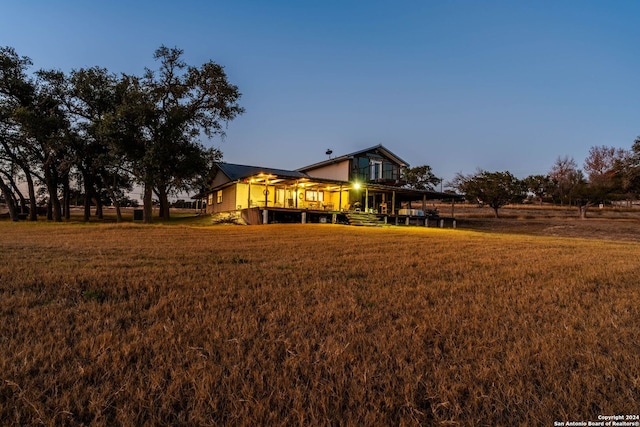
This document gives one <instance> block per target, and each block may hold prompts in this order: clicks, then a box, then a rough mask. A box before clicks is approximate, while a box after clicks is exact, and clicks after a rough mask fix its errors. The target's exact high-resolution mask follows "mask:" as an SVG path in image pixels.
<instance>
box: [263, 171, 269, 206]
mask: <svg viewBox="0 0 640 427" xmlns="http://www.w3.org/2000/svg"><path fill="white" fill-rule="evenodd" d="M268 205H269V180H268V179H266V178H265V180H264V207H265V208H266V207H267V206H268Z"/></svg>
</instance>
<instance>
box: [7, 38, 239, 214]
mask: <svg viewBox="0 0 640 427" xmlns="http://www.w3.org/2000/svg"><path fill="white" fill-rule="evenodd" d="M182 55H183V51H182V50H181V49H178V48H168V47H166V46H161V47H160V48H159V49H157V50H156V51H155V54H154V59H156V61H158V63H159V67H158V69H157V70H151V69H145V71H144V73H143V74H142V75H139V76H138V75H129V74H115V73H112V72H110V71H108V70H107V69H105V68H101V67H93V68H86V69H85V68H81V69H79V70H72V71H71V72H70V73H64V72H61V71H57V70H38V71H35V72H33V73H31V72H30V67H31V66H32V62H31V59H30V58H28V57H26V56H19V55H18V54H17V53H16V52H15V50H14V49H13V48H11V47H0V193H1V194H2V196H3V198H4V199H5V203H6V205H7V207H8V208H9V213H10V215H11V217H12V218H14V219H16V218H18V215H19V213H20V212H28V217H29V219H31V220H34V221H35V220H36V219H37V216H36V213H37V211H38V205H37V197H36V192H37V188H39V187H42V188H44V189H46V195H45V197H44V198H45V199H46V201H47V203H46V206H47V213H48V216H49V219H52V220H54V221H62V219H63V218H69V215H70V204H71V199H72V197H73V195H74V191H75V192H76V196H77V193H78V192H80V193H82V200H83V204H84V219H85V220H89V217H90V214H91V206H92V204H94V205H95V206H96V214H97V215H98V216H99V217H101V216H102V206H103V204H104V203H105V201H107V200H109V201H110V202H111V203H112V204H113V205H114V206H115V208H116V214H117V218H118V220H121V218H122V216H121V211H120V207H121V206H123V205H125V204H128V203H129V201H128V199H127V197H126V193H127V191H131V189H132V186H133V184H134V183H135V184H139V185H141V186H142V188H143V191H144V196H143V211H144V214H143V218H144V221H145V222H147V223H149V222H151V221H152V212H153V210H152V206H153V198H154V195H155V197H156V198H157V200H158V201H159V206H160V217H162V218H164V219H168V218H169V202H168V200H169V196H170V195H171V194H175V193H177V192H180V191H187V190H194V189H195V190H199V189H200V190H201V189H203V188H205V187H206V185H207V184H208V183H209V180H210V177H209V176H208V174H209V173H210V172H209V171H211V170H212V169H213V168H212V166H213V163H214V162H215V161H216V160H218V159H220V158H221V153H220V151H219V150H218V149H215V148H207V147H205V146H204V145H203V144H202V143H201V142H200V138H201V137H202V136H206V137H212V136H214V135H218V136H223V135H224V124H225V123H227V122H228V121H230V120H233V119H234V118H235V117H236V116H238V115H239V114H242V113H243V111H244V110H243V108H241V107H240V106H239V105H238V100H239V98H240V96H241V94H240V92H239V91H238V88H237V87H236V86H234V85H232V84H230V83H229V82H228V81H227V76H226V74H225V72H224V69H223V67H222V66H220V65H218V64H216V63H215V62H213V61H209V62H207V63H205V64H203V65H201V66H200V67H193V66H189V65H187V64H186V63H185V62H184V61H183V59H182ZM19 183H26V187H27V191H28V193H27V194H22V192H21V191H20V189H19V185H18V184H19Z"/></svg>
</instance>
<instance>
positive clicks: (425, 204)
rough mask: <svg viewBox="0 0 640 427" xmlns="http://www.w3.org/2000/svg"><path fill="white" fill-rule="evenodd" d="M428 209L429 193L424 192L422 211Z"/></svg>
mask: <svg viewBox="0 0 640 427" xmlns="http://www.w3.org/2000/svg"><path fill="white" fill-rule="evenodd" d="M426 210H427V195H426V194H423V195H422V212H425V211H426Z"/></svg>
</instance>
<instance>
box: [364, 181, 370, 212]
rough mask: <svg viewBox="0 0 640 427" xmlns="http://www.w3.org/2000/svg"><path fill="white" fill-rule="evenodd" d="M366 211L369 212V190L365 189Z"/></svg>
mask: <svg viewBox="0 0 640 427" xmlns="http://www.w3.org/2000/svg"><path fill="white" fill-rule="evenodd" d="M364 211H365V212H369V189H368V188H367V187H365V188H364Z"/></svg>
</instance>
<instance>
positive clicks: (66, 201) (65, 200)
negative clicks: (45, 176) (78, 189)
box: [62, 175, 71, 220]
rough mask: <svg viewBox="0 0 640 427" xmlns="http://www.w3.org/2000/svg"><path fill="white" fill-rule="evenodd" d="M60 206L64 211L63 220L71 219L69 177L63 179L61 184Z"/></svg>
mask: <svg viewBox="0 0 640 427" xmlns="http://www.w3.org/2000/svg"><path fill="white" fill-rule="evenodd" d="M62 186H63V187H62V188H63V189H62V205H63V211H64V219H66V220H69V219H71V188H70V186H69V175H67V176H65V177H64V181H63V183H62Z"/></svg>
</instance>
